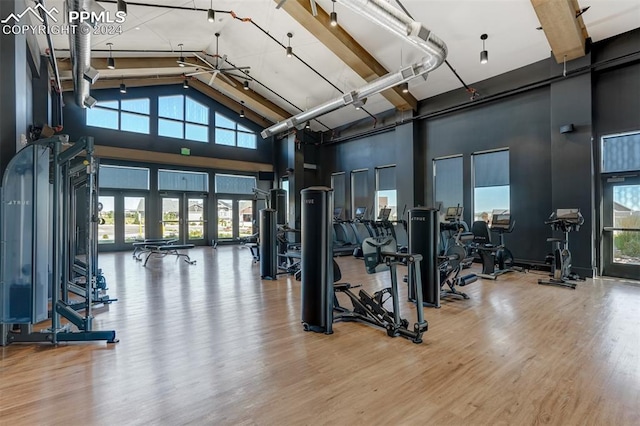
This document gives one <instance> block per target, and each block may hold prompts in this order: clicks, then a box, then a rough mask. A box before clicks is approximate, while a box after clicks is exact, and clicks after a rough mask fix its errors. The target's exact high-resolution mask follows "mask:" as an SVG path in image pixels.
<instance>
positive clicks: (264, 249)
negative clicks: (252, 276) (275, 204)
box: [260, 209, 278, 280]
mask: <svg viewBox="0 0 640 426" xmlns="http://www.w3.org/2000/svg"><path fill="white" fill-rule="evenodd" d="M276 217H277V216H276V211H275V210H274V209H262V210H260V277H261V278H262V279H263V280H275V279H277V275H278V251H277V243H276V238H277V235H276V234H277V226H276Z"/></svg>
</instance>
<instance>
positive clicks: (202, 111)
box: [158, 95, 209, 142]
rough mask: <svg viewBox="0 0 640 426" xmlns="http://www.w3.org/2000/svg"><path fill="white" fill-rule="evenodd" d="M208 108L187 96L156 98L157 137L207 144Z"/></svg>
mask: <svg viewBox="0 0 640 426" xmlns="http://www.w3.org/2000/svg"><path fill="white" fill-rule="evenodd" d="M208 126H209V107H207V106H205V105H203V104H201V103H199V102H196V101H195V100H193V99H191V98H190V97H188V96H184V95H172V96H159V97H158V135H159V136H167V137H170V138H176V139H187V140H191V141H197V142H209V127H208Z"/></svg>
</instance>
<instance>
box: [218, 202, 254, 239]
mask: <svg viewBox="0 0 640 426" xmlns="http://www.w3.org/2000/svg"><path fill="white" fill-rule="evenodd" d="M255 210H256V209H255V201H254V200H253V199H252V198H248V197H246V198H245V197H240V196H237V195H236V196H222V198H218V215H217V218H218V231H217V232H218V241H222V242H225V241H234V240H238V239H239V238H244V237H249V236H251V235H253V233H254V232H255V231H254V222H255V219H256V217H255Z"/></svg>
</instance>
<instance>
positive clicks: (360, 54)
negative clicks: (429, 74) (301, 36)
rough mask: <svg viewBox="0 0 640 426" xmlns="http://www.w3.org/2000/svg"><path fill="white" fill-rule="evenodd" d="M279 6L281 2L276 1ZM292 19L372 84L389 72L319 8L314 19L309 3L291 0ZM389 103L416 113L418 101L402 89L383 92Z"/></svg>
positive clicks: (289, 10)
mask: <svg viewBox="0 0 640 426" xmlns="http://www.w3.org/2000/svg"><path fill="white" fill-rule="evenodd" d="M274 1H275V2H276V3H279V2H280V0H274ZM282 9H284V10H285V11H286V12H287V13H288V14H289V15H291V17H292V18H294V19H295V20H296V21H298V23H300V25H302V26H303V27H305V28H306V29H307V30H308V31H309V32H310V33H311V34H313V35H314V36H315V37H316V38H317V39H318V40H319V41H320V42H321V43H322V44H324V45H325V46H326V47H327V48H328V49H329V50H331V51H332V52H333V53H335V54H336V56H338V57H339V58H340V59H342V61H344V63H345V64H347V65H348V66H349V67H350V68H351V69H352V70H353V71H355V72H356V73H357V74H358V75H359V76H360V77H362V78H363V79H364V80H365V81H367V82H370V81H372V80H375V79H376V78H378V77H382V76H383V75H386V74H388V73H389V71H388V70H387V69H386V68H385V67H384V66H382V65H381V64H380V63H379V62H378V61H377V60H376V59H375V58H374V57H373V56H372V55H371V54H370V53H369V52H367V51H366V50H365V48H364V47H362V46H361V45H360V44H359V43H358V42H357V41H356V40H355V39H354V38H353V37H351V35H349V33H347V32H346V31H345V30H344V29H343V28H342V27H341V26H340V25H337V26H335V27H332V26H331V17H330V16H329V14H328V13H327V12H325V11H324V10H323V9H322V8H321V7H320V6H318V7H317V10H318V14H317V16H313V13H312V11H311V2H310V1H309V0H288V1H287V2H285V3H284V5H283V6H282ZM382 96H384V97H385V98H386V99H387V100H388V101H389V102H391V103H392V104H393V105H394V106H395V107H396V108H397V109H399V110H400V111H406V110H416V109H417V107H418V101H417V100H416V98H414V97H413V95H411V93H402V90H401V89H400V88H399V87H394V88H392V89H388V90H385V91H384V92H382Z"/></svg>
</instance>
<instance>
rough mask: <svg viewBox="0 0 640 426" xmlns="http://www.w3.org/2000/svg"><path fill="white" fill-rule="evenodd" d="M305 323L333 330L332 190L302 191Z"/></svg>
mask: <svg viewBox="0 0 640 426" xmlns="http://www.w3.org/2000/svg"><path fill="white" fill-rule="evenodd" d="M301 199H302V226H301V229H300V231H301V234H302V250H301V252H302V261H301V268H300V270H301V274H302V283H301V287H300V288H301V299H302V309H301V312H302V323H303V325H304V329H305V330H306V331H316V332H324V333H327V334H331V333H332V332H333V328H332V323H333V241H332V238H331V227H332V221H333V190H332V189H331V188H327V187H322V186H318V187H311V188H307V189H305V190H303V191H302V194H301Z"/></svg>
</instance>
